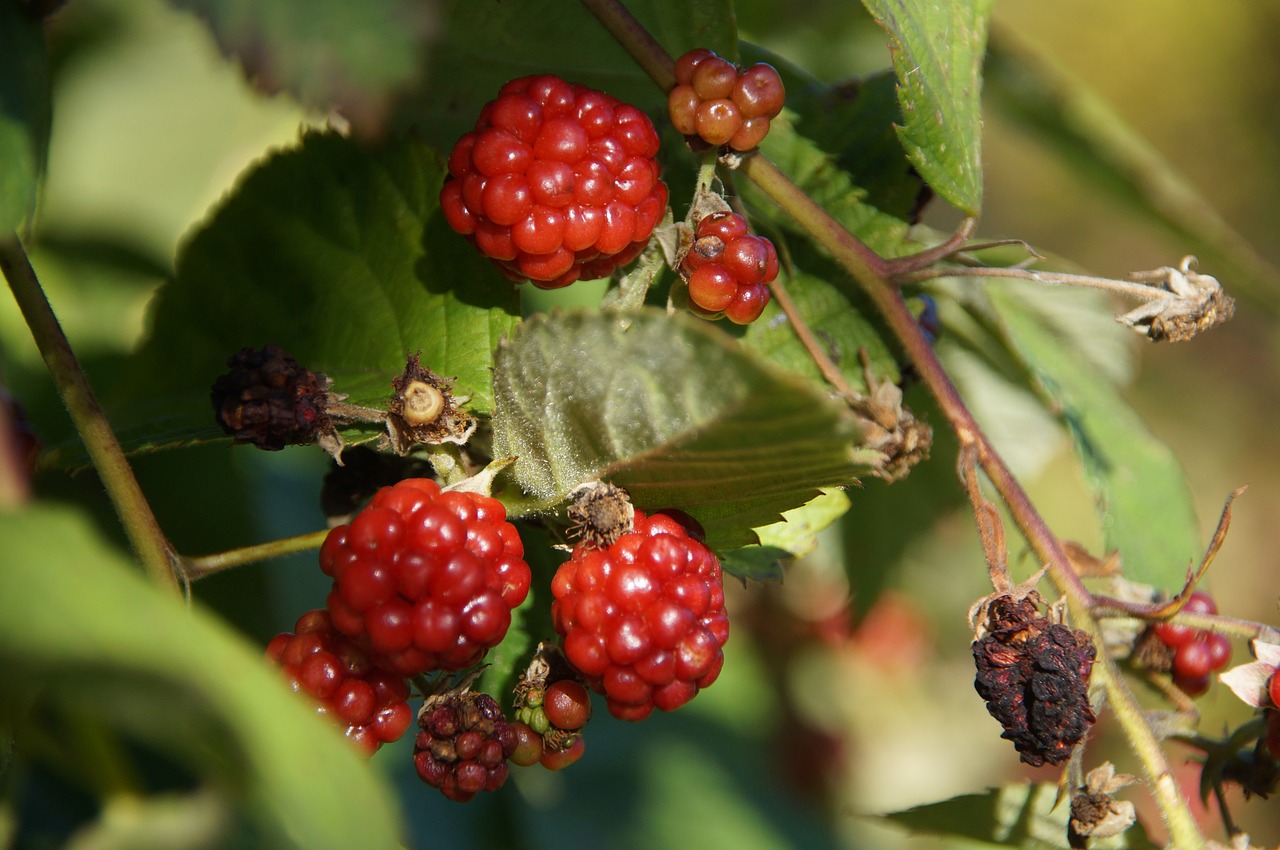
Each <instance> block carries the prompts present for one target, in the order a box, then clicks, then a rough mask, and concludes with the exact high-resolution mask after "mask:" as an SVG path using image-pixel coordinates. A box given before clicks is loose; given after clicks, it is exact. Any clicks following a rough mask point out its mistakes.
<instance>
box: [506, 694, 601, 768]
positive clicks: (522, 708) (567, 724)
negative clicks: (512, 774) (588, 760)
mask: <svg viewBox="0 0 1280 850" xmlns="http://www.w3.org/2000/svg"><path fill="white" fill-rule="evenodd" d="M520 703H523V705H520ZM517 705H519V707H518V708H517V709H516V715H515V716H516V721H515V723H514V724H513V725H514V726H515V729H516V737H517V739H518V741H519V743H518V745H517V746H516V752H515V754H514V755H513V756H512V757H511V760H512V761H513V762H515V763H516V764H518V765H521V766H522V767H528V766H530V765H533V764H541V765H542V766H543V767H545V768H547V769H548V770H561V769H562V768H566V767H568V766H569V765H571V764H573V763H574V762H576V761H577V760H578V759H580V758H581V757H582V753H583V750H584V748H585V743H584V739H583V737H582V728H583V727H584V726H586V725H587V721H588V720H590V719H591V695H590V694H589V693H587V689H586V688H584V687H583V686H582V683H581V682H578V681H576V680H574V679H560V680H559V681H556V682H552V683H551V684H549V685H547V686H546V687H545V688H534V689H531V690H530V692H529V693H527V694H526V695H525V696H524V698H523V699H517Z"/></svg>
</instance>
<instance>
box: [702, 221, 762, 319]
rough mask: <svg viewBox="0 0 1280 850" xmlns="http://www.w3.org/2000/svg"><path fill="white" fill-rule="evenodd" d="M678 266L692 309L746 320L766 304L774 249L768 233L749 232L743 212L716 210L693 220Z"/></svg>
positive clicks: (705, 314) (710, 315)
mask: <svg viewBox="0 0 1280 850" xmlns="http://www.w3.org/2000/svg"><path fill="white" fill-rule="evenodd" d="M680 269H681V271H682V272H683V273H684V274H685V276H686V278H687V281H688V286H689V308H690V309H691V310H692V311H693V312H694V313H696V314H697V315H699V316H702V317H703V318H704V319H718V318H721V317H724V318H727V319H728V320H729V321H731V322H733V323H734V324H738V325H748V324H751V323H752V322H754V321H755V320H756V319H758V318H760V314H761V313H762V312H763V311H764V308H765V307H766V306H768V304H769V284H770V283H772V282H773V281H774V280H775V279H777V277H778V252H777V251H776V250H775V249H774V247H773V243H772V242H770V241H769V240H768V239H765V238H764V237H762V236H756V235H754V234H752V233H750V232H748V229H747V221H746V219H744V218H743V217H742V216H740V215H738V214H737V213H732V212H717V213H712V214H711V215H708V216H705V217H703V218H702V219H701V220H700V221H699V222H698V224H697V226H696V228H695V229H694V241H693V246H692V247H691V248H690V249H689V252H688V253H687V254H685V256H684V261H683V262H682V263H681V266H680Z"/></svg>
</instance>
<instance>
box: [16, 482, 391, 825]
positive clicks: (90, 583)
mask: <svg viewBox="0 0 1280 850" xmlns="http://www.w3.org/2000/svg"><path fill="white" fill-rule="evenodd" d="M0 559H2V560H3V562H4V564H5V569H3V570H0V664H2V665H3V667H4V669H5V671H6V685H5V688H4V691H3V693H0V707H2V708H3V709H5V713H6V714H7V713H8V712H10V711H13V710H14V708H15V707H16V706H20V705H22V704H23V702H24V701H25V700H27V699H38V700H40V702H41V704H42V705H43V706H44V708H45V710H46V711H50V712H51V713H56V714H57V715H58V716H66V717H74V718H77V719H79V720H80V721H81V722H83V723H91V724H98V725H101V726H102V727H103V729H104V732H106V733H109V734H111V735H116V736H119V737H120V738H122V739H123V740H127V741H143V742H146V743H148V744H149V745H151V746H152V747H154V748H156V750H157V752H160V753H164V754H165V755H166V756H168V757H171V758H173V759H175V760H176V762H177V763H178V764H183V765H186V767H187V769H189V770H190V771H191V773H192V775H193V776H195V777H198V778H199V779H200V780H201V783H200V784H201V785H204V784H206V783H207V785H208V786H209V787H210V788H211V789H213V790H215V791H216V792H218V793H219V794H220V795H223V796H225V797H226V798H228V799H230V800H231V801H232V804H233V806H234V807H235V811H236V813H237V815H238V816H239V818H241V819H246V820H247V821H248V822H249V824H250V825H251V827H250V828H251V829H252V831H254V832H255V833H258V837H259V838H260V842H259V843H257V844H255V845H254V846H273V847H296V848H304V847H305V848H342V847H377V848H395V847H398V846H400V845H399V841H398V838H399V836H398V834H397V832H398V828H399V826H398V824H399V818H398V813H397V812H396V811H395V810H394V805H393V803H392V802H391V801H392V799H393V796H392V794H391V792H390V790H389V789H388V788H386V787H384V785H383V783H382V782H381V781H380V780H379V779H378V778H377V777H376V776H375V775H374V773H373V772H372V771H371V770H370V769H369V765H368V761H367V759H365V758H364V757H363V756H362V755H360V753H359V752H358V751H357V750H356V748H355V747H353V746H352V745H351V744H349V743H348V742H347V741H346V740H345V739H344V738H343V737H342V734H341V732H340V731H339V730H338V729H336V728H335V727H333V726H332V725H330V723H329V722H328V721H327V720H325V719H323V718H321V717H320V716H318V715H317V714H316V713H315V711H314V710H313V709H312V707H311V706H310V705H309V704H308V703H307V702H306V701H305V700H303V699H300V698H299V697H298V696H296V695H295V694H293V693H292V692H291V691H290V690H289V688H288V687H287V685H286V684H285V683H284V682H283V680H282V679H281V677H280V674H279V673H278V672H277V671H276V670H273V669H271V667H270V666H269V665H268V663H267V662H266V661H264V659H263V657H262V648H261V647H255V646H250V645H249V644H247V643H246V642H245V641H244V640H243V639H242V638H240V637H239V636H237V635H236V634H234V633H233V632H232V631H231V630H229V628H228V627H227V626H226V625H225V624H224V623H223V622H222V621H220V620H218V619H217V618H215V617H212V616H210V615H209V614H208V613H207V612H206V611H205V610H203V609H202V608H201V607H200V606H198V605H197V606H195V607H194V608H191V607H188V606H187V605H186V604H185V603H184V602H183V601H182V599H181V598H180V597H178V596H177V595H171V594H165V593H163V592H161V591H160V590H158V589H157V588H156V587H155V586H154V585H152V584H150V583H149V582H147V581H146V580H145V579H144V578H143V576H142V575H141V573H139V572H138V570H137V569H136V567H134V566H132V565H130V564H129V563H128V562H127V561H126V560H125V559H124V558H123V557H122V556H121V555H119V554H117V553H116V552H115V550H114V549H113V548H112V547H111V545H110V544H109V543H108V542H107V541H106V540H105V539H104V538H102V537H101V536H100V535H99V534H98V533H97V532H96V530H94V528H93V526H92V522H91V521H90V520H88V519H86V518H84V517H82V516H79V515H77V514H74V513H71V512H69V511H67V510H63V509H54V508H47V507H45V508H36V507H32V508H28V509H26V510H23V511H11V512H8V513H0ZM33 599H39V600H40V601H41V604H39V605H33V604H31V601H32V600H33ZM50 611H57V612H58V616H53V617H51V616H49V612H50ZM85 694H92V699H90V700H86V698H85ZM17 731H18V734H19V735H21V734H22V727H21V726H19V727H18V730H17ZM48 740H50V741H52V740H56V739H52V738H50V739H48ZM66 746H67V751H66V752H65V753H63V754H62V755H63V756H64V757H66V758H68V759H72V760H73V762H72V763H79V762H78V757H79V756H80V753H78V752H75V751H74V750H73V748H72V745H71V744H70V743H68V744H67V745H66ZM105 752H107V753H110V752H112V750H111V748H106V749H105ZM115 752H117V753H124V752H128V750H115ZM116 769H117V770H118V771H120V772H121V773H120V774H119V775H128V772H129V771H130V770H131V769H133V768H132V767H131V766H129V765H116ZM319 777H323V780H322V781H318V778H319Z"/></svg>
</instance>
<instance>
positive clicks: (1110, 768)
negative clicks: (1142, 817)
mask: <svg viewBox="0 0 1280 850" xmlns="http://www.w3.org/2000/svg"><path fill="white" fill-rule="evenodd" d="M1134 782H1135V780H1134V778H1133V777H1132V776H1127V775H1125V774H1121V775H1119V776H1117V775H1116V769H1115V766H1114V765H1113V764H1111V762H1107V763H1106V764H1104V765H1102V766H1101V767H1096V768H1094V769H1093V770H1091V771H1089V775H1088V776H1087V777H1085V784H1084V785H1083V786H1082V787H1081V788H1080V789H1079V790H1078V792H1077V793H1076V795H1075V796H1074V797H1072V798H1071V820H1070V822H1069V823H1068V824H1067V840H1068V842H1069V843H1070V846H1071V847H1087V846H1088V842H1089V839H1090V838H1110V837H1111V836H1113V835H1119V834H1120V833H1122V832H1124V831H1125V830H1126V829H1128V828H1129V827H1131V826H1133V824H1134V823H1135V821H1136V820H1137V816H1136V814H1135V812H1134V808H1133V803H1130V802H1128V801H1127V800H1116V799H1114V798H1113V797H1112V796H1111V795H1112V794H1114V793H1115V792H1116V791H1119V790H1120V789H1121V788H1124V787H1125V786H1127V785H1132V784H1133V783H1134Z"/></svg>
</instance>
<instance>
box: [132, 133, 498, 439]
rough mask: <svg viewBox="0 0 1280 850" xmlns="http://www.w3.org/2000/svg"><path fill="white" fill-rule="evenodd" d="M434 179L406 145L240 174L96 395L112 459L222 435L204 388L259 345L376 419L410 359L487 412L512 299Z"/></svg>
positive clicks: (279, 161)
mask: <svg viewBox="0 0 1280 850" xmlns="http://www.w3.org/2000/svg"><path fill="white" fill-rule="evenodd" d="M444 173H445V172H444V166H443V164H442V162H441V161H440V158H439V156H438V155H437V154H436V153H435V152H434V151H432V150H431V149H429V148H427V147H425V146H424V145H422V144H421V143H419V142H416V141H414V140H411V139H410V140H402V141H399V142H397V143H394V144H391V145H389V146H388V147H387V148H386V149H385V150H382V151H380V152H378V153H370V152H368V151H366V150H364V149H362V148H361V147H359V146H358V145H356V144H355V143H353V142H351V141H350V140H348V139H344V138H342V137H340V136H336V135H332V134H310V135H307V136H306V137H304V138H303V140H302V143H301V145H300V146H299V147H298V148H296V149H293V150H288V151H284V152H281V153H277V154H275V155H274V156H272V157H271V158H270V159H268V160H266V161H265V162H263V163H262V164H260V165H259V166H258V167H256V168H255V169H254V170H253V171H252V172H250V173H249V174H248V175H247V176H246V177H245V178H244V179H243V180H242V182H241V183H240V185H239V186H238V187H237V188H236V190H235V191H234V193H233V194H232V195H231V196H230V197H229V198H228V199H227V200H226V201H225V202H224V203H223V204H222V206H221V207H220V208H219V209H218V210H217V211H216V212H215V213H214V214H213V216H212V218H211V219H210V220H209V221H208V223H206V224H205V225H203V226H202V227H201V228H200V230H199V231H198V232H196V233H195V235H194V236H193V237H192V238H191V239H190V241H189V242H188V243H187V244H186V246H185V247H184V248H183V250H182V252H181V254H180V256H179V258H178V267H177V274H176V278H175V279H174V280H173V281H171V282H169V283H168V284H166V285H165V286H164V287H163V288H162V289H161V291H160V293H159V295H158V296H157V299H156V302H155V303H154V305H153V310H152V313H151V316H150V325H151V333H150V336H149V338H148V339H147V340H146V342H145V343H144V344H143V345H142V346H141V347H140V348H139V350H138V351H137V352H136V353H134V354H133V355H132V356H131V357H130V358H129V360H128V362H127V363H126V364H125V367H124V371H123V376H122V378H121V380H120V382H119V383H120V386H119V387H117V389H116V392H115V393H113V394H108V404H109V407H110V409H111V413H112V418H113V422H115V423H116V424H117V428H118V431H119V433H120V435H121V439H122V441H123V442H124V443H125V445H126V446H127V447H130V448H143V447H153V446H156V445H164V444H166V443H173V442H178V441H188V442H189V441H197V440H205V439H209V438H213V437H216V436H219V435H220V433H221V432H220V431H219V430H218V428H217V426H216V424H215V423H214V421H213V418H212V411H211V408H210V406H209V400H208V392H209V386H210V385H211V384H212V382H213V380H214V379H215V378H216V377H217V376H218V375H221V374H222V373H223V372H225V371H226V359H227V357H228V356H230V355H231V354H233V353H235V352H236V351H238V350H239V349H240V348H241V347H243V346H246V345H249V346H255V347H260V346H262V345H264V344H266V343H268V342H275V343H277V344H279V345H281V346H282V347H284V349H285V350H286V351H289V352H290V353H291V354H293V355H294V356H295V357H296V358H297V359H298V361H299V362H300V363H302V364H303V365H305V366H307V367H308V368H311V369H315V370H317V371H321V372H324V373H325V374H327V375H328V376H329V377H331V378H332V379H333V380H334V389H335V391H337V392H342V393H347V394H349V395H350V396H351V400H352V401H353V402H356V403H367V404H373V405H378V404H380V403H385V399H386V398H387V397H388V396H389V395H390V392H391V383H390V382H391V379H392V378H393V377H395V376H396V375H399V374H400V372H401V371H402V370H403V368H404V360H405V357H406V355H408V354H412V353H414V352H418V351H421V352H422V362H423V363H424V364H425V365H427V366H429V367H430V368H431V369H432V370H433V371H435V372H436V373H437V374H440V375H445V376H448V377H456V378H457V383H456V385H455V391H456V392H457V393H458V394H459V395H470V396H471V401H470V403H469V406H470V408H471V409H472V410H475V411H479V412H487V411H488V410H490V408H491V406H492V398H493V396H492V392H491V389H490V380H489V366H490V363H491V357H492V351H493V349H494V348H495V347H496V346H497V343H498V340H499V339H500V338H501V337H502V336H503V335H504V334H506V333H507V332H508V331H509V330H510V329H511V328H512V327H514V325H515V324H516V322H517V321H518V319H517V316H518V311H519V307H518V299H517V294H516V290H515V287H514V286H513V285H512V284H511V282H510V281H508V280H507V279H506V278H504V277H503V276H502V275H501V274H500V273H499V272H497V271H496V270H495V269H494V268H493V266H492V265H491V264H490V263H488V261H486V260H484V259H483V258H482V257H481V256H480V255H479V254H478V253H477V252H476V251H475V250H473V249H472V248H471V246H470V245H468V244H467V243H466V241H465V240H463V239H462V238H461V237H459V236H458V235H457V234H456V233H454V232H453V231H452V230H450V229H449V226H448V224H447V223H446V222H445V220H444V217H443V215H442V214H440V212H439V207H438V200H437V198H438V193H439V189H440V186H441V184H442V183H443V180H444Z"/></svg>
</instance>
